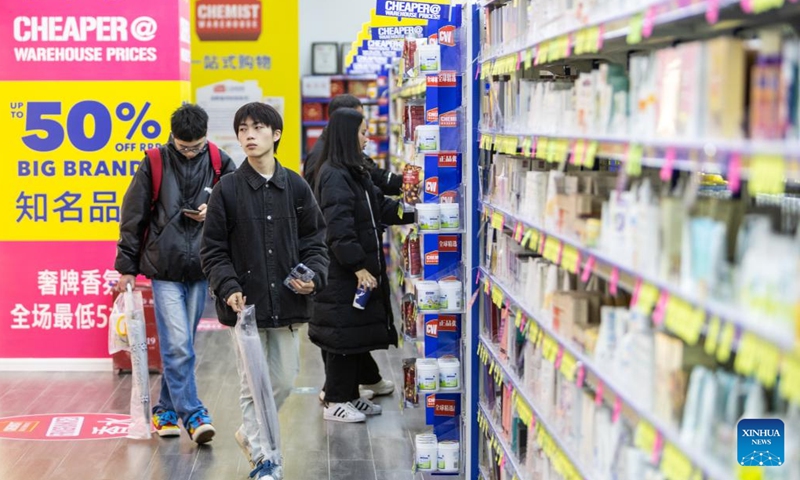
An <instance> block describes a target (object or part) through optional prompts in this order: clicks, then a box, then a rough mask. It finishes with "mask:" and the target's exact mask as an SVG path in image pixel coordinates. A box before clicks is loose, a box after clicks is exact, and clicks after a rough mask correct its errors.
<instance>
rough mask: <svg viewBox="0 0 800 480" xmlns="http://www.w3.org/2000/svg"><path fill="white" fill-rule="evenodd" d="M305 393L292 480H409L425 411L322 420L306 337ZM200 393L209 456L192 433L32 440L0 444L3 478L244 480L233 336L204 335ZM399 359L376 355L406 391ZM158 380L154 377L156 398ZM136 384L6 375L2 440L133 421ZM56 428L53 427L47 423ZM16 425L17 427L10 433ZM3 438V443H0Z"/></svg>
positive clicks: (0, 386) (293, 440) (313, 354)
mask: <svg viewBox="0 0 800 480" xmlns="http://www.w3.org/2000/svg"><path fill="white" fill-rule="evenodd" d="M301 338H302V339H303V341H302V343H301V358H302V367H301V373H300V377H299V378H298V382H297V388H296V389H295V391H294V392H293V393H292V395H291V397H290V398H289V400H287V402H286V405H285V406H284V408H283V410H282V411H281V412H280V418H281V425H282V427H283V431H282V436H283V441H284V455H285V463H286V480H320V479H331V480H339V479H347V480H400V479H403V480H407V479H411V478H412V474H411V473H410V472H411V465H412V455H413V450H412V446H411V445H412V444H411V432H414V433H416V432H419V431H421V430H423V429H424V428H425V426H424V417H423V414H422V412H421V411H419V410H415V411H405V412H403V411H401V410H400V398H401V397H400V391H399V390H397V391H395V393H394V395H393V396H390V397H380V398H378V399H376V402H377V403H379V404H380V405H381V406H382V407H383V410H384V413H383V415H381V416H378V417H373V418H370V419H368V421H367V424H366V425H365V424H349V425H348V424H333V423H330V422H325V421H323V420H322V410H321V408H320V404H319V399H318V397H317V395H318V394H319V387H320V386H321V385H322V381H323V377H324V375H323V371H322V360H321V358H320V354H319V350H318V349H317V347H315V346H314V345H312V344H311V343H310V342H309V341H308V337H307V333H306V329H303V330H302V337H301ZM197 343H198V353H199V357H200V358H199V366H198V388H199V391H200V396H201V398H202V399H203V400H204V402H205V403H206V405H207V406H208V408H209V410H210V412H211V414H212V415H213V418H214V425H215V427H216V428H217V436H216V437H215V439H214V440H213V442H211V443H210V444H209V446H208V447H198V446H197V445H195V444H194V443H193V442H191V440H189V437H188V436H187V435H186V433H185V432H182V435H181V437H180V438H179V439H159V438H157V437H154V438H153V439H152V440H150V441H134V440H127V439H107V440H83V441H75V440H70V441H33V440H9V439H3V438H0V478H2V479H3V480H22V479H29V478H47V479H70V480H73V479H80V480H93V479H94V480H112V479H113V480H124V479H131V480H133V479H137V480H138V479H142V478H144V479H153V480H155V479H158V480H162V479H163V480H183V479H191V480H201V479H206V480H221V479H225V480H228V479H246V478H247V475H248V474H249V466H248V464H247V462H246V461H245V459H244V457H243V455H242V454H241V452H240V450H239V448H238V446H237V445H236V442H235V441H234V439H233V432H234V431H235V429H236V428H237V427H238V425H239V422H240V419H241V413H240V410H239V404H238V390H237V383H238V380H237V374H236V367H235V364H234V361H233V358H234V357H233V350H232V345H231V339H230V334H229V332H228V331H205V332H199V333H198V340H197ZM402 356H403V354H402V352H401V351H399V350H395V349H393V350H391V351H389V352H386V351H381V352H376V360H377V362H378V364H379V365H380V367H381V372H382V373H383V374H384V376H385V377H386V378H389V379H391V380H392V381H394V382H395V384H397V385H401V383H402V376H401V373H402V367H401V361H400V358H402ZM159 378H160V377H159V376H157V375H152V376H151V385H152V389H151V392H152V395H153V397H154V398H155V397H157V396H158V388H159ZM130 387H131V382H130V376H129V375H122V376H118V375H117V374H115V373H114V374H112V373H22V372H0V432H2V431H3V430H4V429H5V428H20V426H19V425H18V424H14V422H9V421H7V420H3V418H2V417H11V416H20V415H36V414H55V413H106V414H108V413H117V414H127V413H128V402H129V399H130ZM47 421H48V422H49V420H47ZM9 425H11V426H10V427H9ZM0 436H2V435H0Z"/></svg>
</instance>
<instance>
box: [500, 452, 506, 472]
mask: <svg viewBox="0 0 800 480" xmlns="http://www.w3.org/2000/svg"><path fill="white" fill-rule="evenodd" d="M500 468H501V469H503V470H505V469H506V456H505V455H503V457H502V458H501V459H500Z"/></svg>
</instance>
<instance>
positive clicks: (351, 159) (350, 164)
mask: <svg viewBox="0 0 800 480" xmlns="http://www.w3.org/2000/svg"><path fill="white" fill-rule="evenodd" d="M363 121H364V115H362V114H361V113H360V112H359V111H358V110H355V109H353V108H340V109H338V110H336V111H335V112H333V115H331V118H330V121H329V122H328V127H327V134H326V137H327V138H326V139H325V147H324V148H323V149H322V159H321V160H320V162H319V164H317V170H316V172H315V173H316V174H315V175H314V176H315V177H317V176H318V174H319V171H320V170H321V169H322V166H323V165H325V163H327V162H330V163H332V164H333V165H336V166H337V167H346V168H349V169H358V168H359V167H363V166H364V154H363V153H362V149H361V144H360V143H359V142H358V129H359V128H361V123H362V122H363Z"/></svg>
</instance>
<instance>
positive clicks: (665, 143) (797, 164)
mask: <svg viewBox="0 0 800 480" xmlns="http://www.w3.org/2000/svg"><path fill="white" fill-rule="evenodd" d="M480 133H481V135H485V136H488V138H487V139H486V140H485V144H488V143H489V141H491V142H492V143H494V141H495V139H497V138H498V137H506V136H507V137H518V139H520V141H519V142H518V144H519V145H521V144H522V141H521V139H522V138H525V137H534V138H537V139H538V138H547V139H558V140H567V141H569V142H570V150H569V151H573V148H574V146H575V143H576V142H581V141H583V142H597V143H599V144H612V145H614V146H616V147H617V148H618V149H619V150H620V151H621V152H623V153H614V154H602V155H601V154H600V153H598V156H602V157H604V158H610V159H612V160H620V161H624V160H625V159H626V155H625V153H624V152H625V151H627V149H628V148H629V147H630V146H631V145H639V146H641V147H643V148H645V149H653V150H661V151H666V150H669V149H673V150H674V151H675V152H676V158H675V159H674V160H670V166H671V167H670V168H672V169H675V170H682V171H687V172H704V173H718V174H724V173H726V172H727V171H728V169H729V159H730V156H732V155H739V156H744V157H749V156H754V155H777V156H781V157H783V158H784V159H785V160H786V167H787V168H786V170H787V171H786V176H787V179H800V140H777V141H767V140H747V139H743V140H724V139H710V138H709V139H685V138H674V139H665V138H653V137H650V138H636V137H631V136H630V135H571V134H569V133H564V134H560V133H559V134H554V133H542V132H526V131H505V130H498V129H481V130H480ZM482 144H484V143H482ZM517 150H519V149H517ZM659 153H660V154H656V153H654V154H653V155H645V156H643V158H642V165H644V166H647V167H652V168H661V167H664V165H665V164H666V163H667V160H666V159H665V156H664V155H663V153H664V152H659ZM686 153H693V154H696V156H697V157H698V158H699V159H698V160H693V159H691V158H687V157H691V156H692V155H685V154H686ZM516 155H522V153H520V152H519V151H517V153H516ZM749 173H750V171H749V169H748V168H742V169H741V171H740V175H741V178H748V177H749Z"/></svg>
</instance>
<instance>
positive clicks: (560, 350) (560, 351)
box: [555, 346, 564, 370]
mask: <svg viewBox="0 0 800 480" xmlns="http://www.w3.org/2000/svg"><path fill="white" fill-rule="evenodd" d="M563 358H564V347H562V346H559V347H558V353H557V354H556V363H555V366H556V370H558V369H559V368H561V360H562V359H563Z"/></svg>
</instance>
